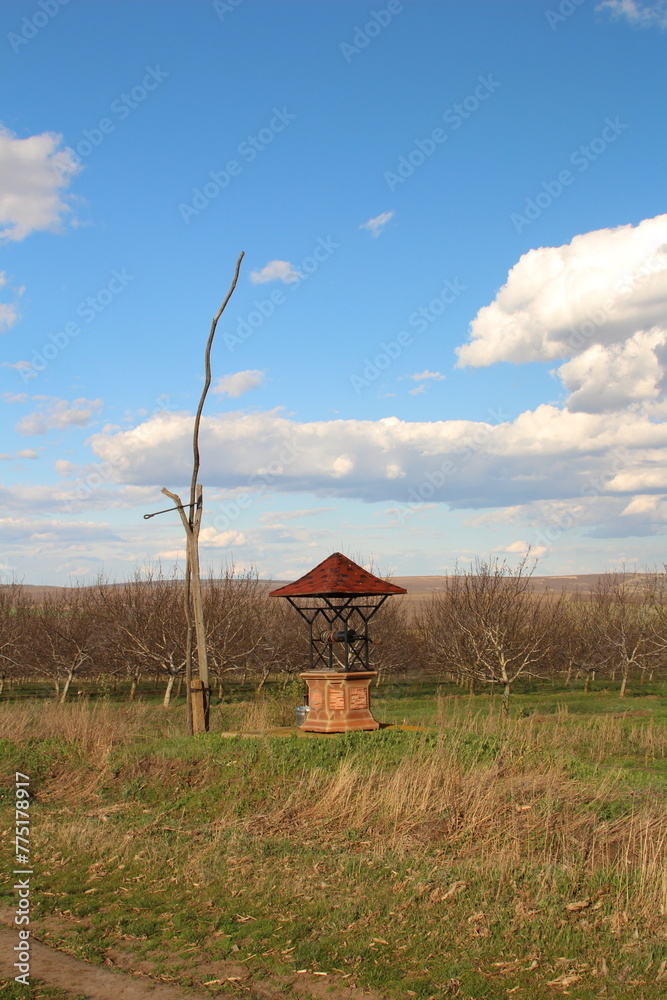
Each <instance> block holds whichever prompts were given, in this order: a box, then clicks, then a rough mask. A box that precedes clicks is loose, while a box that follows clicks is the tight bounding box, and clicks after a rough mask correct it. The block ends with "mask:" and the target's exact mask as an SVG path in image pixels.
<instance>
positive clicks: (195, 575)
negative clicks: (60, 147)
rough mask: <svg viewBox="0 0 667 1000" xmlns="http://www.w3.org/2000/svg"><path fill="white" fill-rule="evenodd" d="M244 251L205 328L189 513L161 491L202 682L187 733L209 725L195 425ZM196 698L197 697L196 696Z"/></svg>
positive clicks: (189, 645) (174, 496)
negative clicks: (173, 510) (178, 547)
mask: <svg viewBox="0 0 667 1000" xmlns="http://www.w3.org/2000/svg"><path fill="white" fill-rule="evenodd" d="M243 257H244V254H243V253H241V254H239V258H238V260H237V261H236V269H235V271H234V277H233V278H232V283H231V285H230V287H229V291H228V292H227V295H226V296H225V299H224V301H223V303H222V305H221V306H220V308H219V309H218V311H217V313H216V314H215V316H214V317H213V320H212V322H211V329H210V331H209V335H208V340H207V342H206V350H205V351H204V370H205V378H204V388H203V390H202V394H201V397H200V400H199V406H198V407H197V412H196V414H195V424H194V430H193V433H192V453H193V465H192V479H191V482H190V503H189V505H188V510H189V513H188V514H187V515H186V513H185V508H184V507H183V503H182V501H181V498H180V497H179V496H178V494H176V493H170V491H169V490H168V489H167V488H166V486H165V488H164V489H163V490H162V492H163V493H164V494H165V496H168V497H169V498H170V499H171V500H173V501H174V503H175V504H176V505H177V507H178V513H179V514H180V516H181V521H182V522H183V527H184V529H185V542H186V569H185V605H186V617H187V627H188V632H187V640H186V657H185V659H186V663H185V676H186V684H187V683H188V680H189V679H190V675H191V656H192V631H193V626H194V634H195V641H196V645H197V666H198V669H199V679H200V680H201V682H202V686H201V699H202V703H203V709H202V712H203V715H202V717H201V719H200V717H199V715H198V714H197V719H198V720H199V722H198V723H197V724H198V725H201V728H200V729H198V728H197V725H196V724H195V714H196V713H197V712H198V709H196V708H195V705H194V698H193V696H194V695H195V693H196V692H197V691H199V690H200V689H199V688H195V686H194V680H195V678H192V680H191V682H190V683H189V684H188V688H187V690H188V692H189V694H190V697H191V704H189V706H188V732H192V733H195V734H196V733H199V732H206V731H208V727H209V705H210V690H209V677H208V659H207V655H206V630H205V628H204V610H203V602H202V592H201V578H200V574H199V529H200V527H201V517H202V510H203V506H204V500H203V491H202V487H201V484H200V483H198V482H197V478H198V476H199V426H200V424H201V418H202V412H203V410H204V401H205V400H206V395H207V393H208V390H209V388H210V385H211V347H212V346H213V338H214V336H215V331H216V327H217V325H218V320H219V319H220V317H221V316H222V314H223V312H224V311H225V307H226V305H227V303H228V302H229V300H230V298H231V297H232V295H233V293H234V289H235V288H236V283H237V281H238V280H239V273H240V270H241V261H242V260H243ZM197 697H199V696H197Z"/></svg>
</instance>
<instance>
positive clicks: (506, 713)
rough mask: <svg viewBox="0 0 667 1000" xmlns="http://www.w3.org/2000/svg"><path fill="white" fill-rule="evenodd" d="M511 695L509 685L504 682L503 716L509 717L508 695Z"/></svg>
mask: <svg viewBox="0 0 667 1000" xmlns="http://www.w3.org/2000/svg"><path fill="white" fill-rule="evenodd" d="M511 693H512V687H511V685H510V684H509V683H508V682H507V681H505V684H504V686H503V715H504V716H509V714H510V695H511Z"/></svg>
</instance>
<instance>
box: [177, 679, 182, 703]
mask: <svg viewBox="0 0 667 1000" xmlns="http://www.w3.org/2000/svg"><path fill="white" fill-rule="evenodd" d="M182 690H183V677H182V676H181V677H179V678H178V688H177V690H176V697H177V698H180V697H181V691H182Z"/></svg>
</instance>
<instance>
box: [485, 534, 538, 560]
mask: <svg viewBox="0 0 667 1000" xmlns="http://www.w3.org/2000/svg"><path fill="white" fill-rule="evenodd" d="M493 551H494V552H506V553H507V554H508V555H516V556H526V555H530V556H531V557H532V558H533V559H539V558H540V556H543V555H544V553H545V552H546V551H547V547H546V545H532V544H531V543H530V542H526V541H524V540H523V539H521V540H520V541H516V542H510V544H509V545H499V546H498V547H497V548H495V549H494V550H493Z"/></svg>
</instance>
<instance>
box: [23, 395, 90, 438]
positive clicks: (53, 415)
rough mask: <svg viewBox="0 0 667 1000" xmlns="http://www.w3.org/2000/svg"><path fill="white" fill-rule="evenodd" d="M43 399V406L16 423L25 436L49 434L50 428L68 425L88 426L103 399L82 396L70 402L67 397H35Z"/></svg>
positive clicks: (63, 428) (64, 427)
mask: <svg viewBox="0 0 667 1000" xmlns="http://www.w3.org/2000/svg"><path fill="white" fill-rule="evenodd" d="M35 398H36V399H40V400H43V403H42V406H41V407H40V408H39V409H37V410H35V411H34V412H33V413H29V414H27V416H25V417H23V419H22V420H19V422H18V423H17V424H16V428H15V429H16V430H17V431H18V432H19V434H23V435H24V437H31V436H33V435H37V434H48V432H49V431H50V430H54V429H57V430H65V429H66V428H68V427H86V426H87V425H88V424H89V423H90V421H91V419H92V417H93V415H94V414H95V413H96V412H97V411H99V410H100V408H101V406H102V400H101V399H85V398H84V397H80V398H79V399H74V400H72V402H71V403H70V402H68V401H67V400H66V399H53V398H50V397H35Z"/></svg>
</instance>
